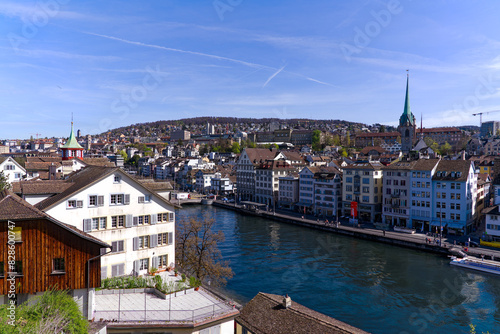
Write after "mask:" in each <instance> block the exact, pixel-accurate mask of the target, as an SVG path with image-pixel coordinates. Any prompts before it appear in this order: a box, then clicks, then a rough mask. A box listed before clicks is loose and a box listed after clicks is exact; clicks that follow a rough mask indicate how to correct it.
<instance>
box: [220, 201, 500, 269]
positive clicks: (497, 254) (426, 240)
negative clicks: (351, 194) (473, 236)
mask: <svg viewBox="0 0 500 334" xmlns="http://www.w3.org/2000/svg"><path fill="white" fill-rule="evenodd" d="M213 205H215V206H220V207H224V208H226V209H230V210H235V211H238V212H240V213H243V214H246V215H253V216H257V217H262V218H267V219H272V220H276V221H280V222H284V223H289V224H294V225H301V226H305V227H309V228H315V229H319V230H324V231H328V232H331V233H337V234H341V235H347V236H351V237H355V238H360V239H364V240H371V241H377V242H382V243H386V244H391V245H395V246H400V247H406V248H413V249H417V250H422V251H426V252H432V253H437V254H441V255H451V252H450V249H451V248H459V249H463V247H461V246H457V245H455V244H454V242H453V241H452V240H449V239H448V238H446V237H445V236H443V240H442V244H438V243H436V240H437V239H439V238H437V239H436V238H434V237H432V236H427V235H426V234H423V233H414V234H409V233H402V232H394V231H387V230H386V231H385V232H384V231H383V230H379V229H375V228H373V227H372V226H371V224H363V223H362V224H360V225H353V224H350V223H349V221H348V220H347V219H343V220H341V221H340V222H339V224H336V223H335V222H331V221H330V222H328V223H326V221H325V220H321V219H317V218H316V217H313V216H310V215H306V216H302V215H300V214H298V213H295V212H288V211H284V210H277V211H276V212H273V211H264V210H248V209H245V208H244V207H243V205H239V204H235V203H225V202H223V201H214V204H213ZM467 254H469V255H471V256H476V257H482V256H484V258H485V259H492V260H497V261H500V250H495V249H491V248H485V247H469V248H468V249H467Z"/></svg>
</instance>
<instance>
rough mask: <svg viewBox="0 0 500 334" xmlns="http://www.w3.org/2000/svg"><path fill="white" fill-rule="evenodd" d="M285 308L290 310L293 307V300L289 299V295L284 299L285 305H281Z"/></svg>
mask: <svg viewBox="0 0 500 334" xmlns="http://www.w3.org/2000/svg"><path fill="white" fill-rule="evenodd" d="M281 305H282V306H283V308H289V307H291V306H292V298H290V297H288V294H286V295H285V297H283V303H282V304H281Z"/></svg>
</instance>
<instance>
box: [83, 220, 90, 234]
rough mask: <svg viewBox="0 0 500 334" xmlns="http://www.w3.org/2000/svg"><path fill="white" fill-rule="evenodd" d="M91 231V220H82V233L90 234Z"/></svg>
mask: <svg viewBox="0 0 500 334" xmlns="http://www.w3.org/2000/svg"><path fill="white" fill-rule="evenodd" d="M91 230H92V219H84V220H83V232H90V231H91Z"/></svg>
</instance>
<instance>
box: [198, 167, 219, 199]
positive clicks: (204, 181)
mask: <svg viewBox="0 0 500 334" xmlns="http://www.w3.org/2000/svg"><path fill="white" fill-rule="evenodd" d="M195 177H196V183H195V186H194V187H195V189H196V191H197V192H199V193H206V192H208V191H209V190H210V189H211V186H212V178H213V177H215V172H213V171H211V170H210V171H208V170H201V169H200V170H198V171H197V172H196V174H195Z"/></svg>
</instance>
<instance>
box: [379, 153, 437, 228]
mask: <svg viewBox="0 0 500 334" xmlns="http://www.w3.org/2000/svg"><path fill="white" fill-rule="evenodd" d="M416 164H417V161H398V162H395V163H392V164H390V165H389V166H386V167H384V168H383V170H382V173H383V182H384V187H383V192H384V194H383V200H382V222H384V223H386V224H389V225H390V226H402V227H411V224H410V221H411V219H410V216H411V210H410V203H411V201H410V197H411V194H410V193H411V191H409V190H410V189H412V188H410V183H411V177H412V169H413V168H414V166H415V165H416ZM419 174H420V173H419ZM413 182H415V183H417V181H413ZM420 183H421V182H420V181H418V185H419V186H420ZM422 186H423V187H424V188H425V186H426V183H425V182H423V183H422ZM427 186H428V188H426V189H423V190H424V192H422V195H424V197H425V195H426V192H425V190H426V191H427V195H428V196H429V197H430V191H431V189H430V188H431V179H430V177H429V179H427Z"/></svg>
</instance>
